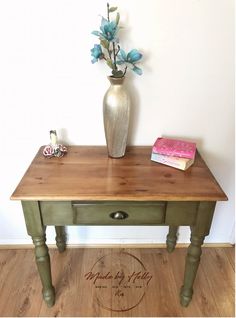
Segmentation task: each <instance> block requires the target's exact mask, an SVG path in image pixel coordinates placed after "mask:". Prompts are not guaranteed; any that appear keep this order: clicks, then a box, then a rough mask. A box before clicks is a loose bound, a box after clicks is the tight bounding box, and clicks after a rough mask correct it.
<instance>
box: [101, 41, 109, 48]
mask: <svg viewBox="0 0 236 318" xmlns="http://www.w3.org/2000/svg"><path fill="white" fill-rule="evenodd" d="M100 44H101V46H103V47H104V48H105V49H109V41H107V40H105V39H101V40H100Z"/></svg>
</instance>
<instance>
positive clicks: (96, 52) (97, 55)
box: [90, 44, 103, 64]
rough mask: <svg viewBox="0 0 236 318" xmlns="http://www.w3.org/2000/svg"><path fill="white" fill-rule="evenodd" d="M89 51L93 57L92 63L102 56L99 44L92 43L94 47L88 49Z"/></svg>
mask: <svg viewBox="0 0 236 318" xmlns="http://www.w3.org/2000/svg"><path fill="white" fill-rule="evenodd" d="M90 51H91V55H92V57H93V59H92V61H91V62H92V63H93V64H94V63H95V62H97V61H98V59H100V58H102V57H103V53H102V47H101V45H100V44H94V48H93V49H91V50H90Z"/></svg>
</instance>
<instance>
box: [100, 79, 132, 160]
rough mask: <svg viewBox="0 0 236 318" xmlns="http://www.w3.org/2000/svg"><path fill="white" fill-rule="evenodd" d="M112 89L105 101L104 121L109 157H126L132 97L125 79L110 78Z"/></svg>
mask: <svg viewBox="0 0 236 318" xmlns="http://www.w3.org/2000/svg"><path fill="white" fill-rule="evenodd" d="M108 79H109V81H110V84H111V85H110V87H109V88H108V90H107V92H106V94H105V96H104V99H103V121H104V129H105V136H106V143H107V150H108V155H109V157H112V158H121V157H123V156H124V155H125V150H126V144H127V136H128V129H129V114H130V97H129V95H128V93H127V91H126V89H125V87H124V85H123V82H124V79H125V78H124V77H122V78H115V77H112V76H109V77H108Z"/></svg>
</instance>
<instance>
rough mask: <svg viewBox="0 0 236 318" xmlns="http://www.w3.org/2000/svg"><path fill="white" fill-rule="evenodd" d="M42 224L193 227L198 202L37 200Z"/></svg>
mask: <svg viewBox="0 0 236 318" xmlns="http://www.w3.org/2000/svg"><path fill="white" fill-rule="evenodd" d="M39 206H40V211H41V218H42V222H43V224H44V225H173V226H179V225H194V224H195V221H196V217H197V211H198V206H199V202H197V201H185V202H182V201H170V202H165V201H142V202H139V201H100V202H98V201H97V202H94V201H93V202H90V201H39Z"/></svg>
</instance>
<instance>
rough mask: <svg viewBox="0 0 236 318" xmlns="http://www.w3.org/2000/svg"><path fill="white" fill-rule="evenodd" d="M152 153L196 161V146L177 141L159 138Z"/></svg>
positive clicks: (187, 142) (191, 143)
mask: <svg viewBox="0 0 236 318" xmlns="http://www.w3.org/2000/svg"><path fill="white" fill-rule="evenodd" d="M152 152H154V153H158V154H161V155H166V156H173V157H182V158H188V159H194V157H195V153H196V144H195V143H194V142H189V141H183V140H177V139H169V138H157V140H156V142H155V144H154V146H153V148H152Z"/></svg>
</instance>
